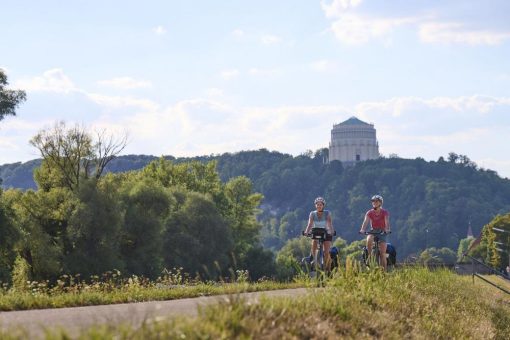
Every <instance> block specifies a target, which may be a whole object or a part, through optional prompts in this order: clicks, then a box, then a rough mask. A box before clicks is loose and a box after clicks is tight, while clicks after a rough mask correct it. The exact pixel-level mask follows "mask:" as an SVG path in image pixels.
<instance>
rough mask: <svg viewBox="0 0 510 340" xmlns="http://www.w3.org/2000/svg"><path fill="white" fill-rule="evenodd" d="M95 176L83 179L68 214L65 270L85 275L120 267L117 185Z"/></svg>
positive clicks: (119, 222)
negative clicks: (69, 214) (98, 181)
mask: <svg viewBox="0 0 510 340" xmlns="http://www.w3.org/2000/svg"><path fill="white" fill-rule="evenodd" d="M99 184H100V185H97V184H96V179H90V180H88V181H83V182H82V184H81V185H80V188H79V191H78V192H77V193H76V196H77V200H78V204H77V205H76V207H75V208H74V209H73V211H72V214H71V216H70V217H69V221H68V223H69V225H68V229H67V235H68V236H67V237H68V238H69V240H70V242H71V247H70V249H69V250H68V252H66V254H65V257H64V264H65V271H66V272H68V273H79V274H81V275H83V276H84V277H88V276H90V275H94V274H101V273H104V272H106V271H109V270H112V269H118V270H121V271H122V270H123V269H124V264H123V262H122V259H121V254H120V235H121V233H120V231H121V227H122V221H123V220H122V213H121V212H122V210H121V207H120V200H119V198H118V192H117V188H115V187H113V185H111V184H110V183H108V182H103V181H102V182H100V183H99Z"/></svg>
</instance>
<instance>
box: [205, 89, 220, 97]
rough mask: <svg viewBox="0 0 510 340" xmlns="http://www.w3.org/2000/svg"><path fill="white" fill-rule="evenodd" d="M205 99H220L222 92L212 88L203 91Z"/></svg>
mask: <svg viewBox="0 0 510 340" xmlns="http://www.w3.org/2000/svg"><path fill="white" fill-rule="evenodd" d="M205 94H206V96H207V97H221V96H223V90H222V89H219V88H216V87H213V88H210V89H207V90H206V91H205Z"/></svg>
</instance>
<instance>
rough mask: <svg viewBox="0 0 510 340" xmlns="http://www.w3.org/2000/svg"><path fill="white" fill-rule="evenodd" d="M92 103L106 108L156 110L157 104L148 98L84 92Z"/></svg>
mask: <svg viewBox="0 0 510 340" xmlns="http://www.w3.org/2000/svg"><path fill="white" fill-rule="evenodd" d="M84 93H85V95H86V96H87V97H88V98H90V100H92V101H93V102H94V103H96V104H98V105H100V106H103V107H105V108H108V109H118V108H123V107H137V108H140V109H142V110H144V111H156V110H158V108H159V105H158V104H157V103H155V102H153V101H151V100H148V99H143V98H142V99H140V98H134V97H128V96H107V95H103V94H98V93H86V92H84Z"/></svg>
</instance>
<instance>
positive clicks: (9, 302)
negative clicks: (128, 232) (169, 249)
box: [0, 270, 302, 311]
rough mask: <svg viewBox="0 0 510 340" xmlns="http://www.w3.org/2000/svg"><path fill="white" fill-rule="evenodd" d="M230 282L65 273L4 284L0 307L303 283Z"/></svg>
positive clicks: (240, 278) (239, 277)
mask: <svg viewBox="0 0 510 340" xmlns="http://www.w3.org/2000/svg"><path fill="white" fill-rule="evenodd" d="M232 277H235V278H236V279H235V280H234V281H233V282H225V281H200V280H196V279H190V278H189V277H186V276H185V275H184V274H182V273H181V271H180V270H174V271H169V272H167V273H166V275H164V276H162V277H160V278H158V279H157V280H155V281H150V280H147V279H145V278H140V277H137V276H132V277H129V278H123V277H121V275H120V273H119V272H116V271H114V272H109V273H105V274H104V275H102V276H101V277H99V276H95V277H92V278H91V280H90V281H88V282H85V281H81V280H80V277H79V276H68V275H64V276H62V277H61V278H60V279H59V280H57V282H56V284H53V285H50V284H49V282H48V281H44V282H28V283H27V285H26V288H25V289H23V290H20V289H16V288H13V287H4V288H3V289H2V290H0V310H1V311H11V310H25V309H40V308H61V307H75V306H91V305H105V304H114V303H129V302H143V301H160V300H173V299H181V298H191V297H199V296H210V295H219V294H235V293H241V292H255V291H261V290H274V289H283V288H293V287H298V286H302V283H297V282H288V283H285V282H275V281H271V280H259V281H258V282H248V281H247V278H246V275H244V274H243V273H233V275H232Z"/></svg>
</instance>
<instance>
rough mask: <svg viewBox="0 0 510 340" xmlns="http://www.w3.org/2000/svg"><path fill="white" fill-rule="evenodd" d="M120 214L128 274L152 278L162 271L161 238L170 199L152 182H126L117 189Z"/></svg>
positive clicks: (170, 197) (123, 253)
mask: <svg viewBox="0 0 510 340" xmlns="http://www.w3.org/2000/svg"><path fill="white" fill-rule="evenodd" d="M121 192H122V193H121V197H120V199H121V202H122V206H123V211H125V214H124V226H123V229H122V238H121V252H122V257H123V259H124V262H125V264H126V270H127V272H128V274H136V275H145V276H147V277H150V278H155V277H157V276H158V275H159V274H161V271H162V269H163V267H164V261H163V235H164V227H165V221H166V219H167V216H168V213H169V211H170V208H171V206H173V205H175V203H174V202H173V200H172V199H173V197H172V196H170V195H169V193H168V192H167V190H166V189H165V188H164V187H163V186H161V185H159V184H157V183H156V182H155V181H151V180H149V179H145V180H143V181H127V182H126V183H124V185H123V187H122V188H121Z"/></svg>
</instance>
